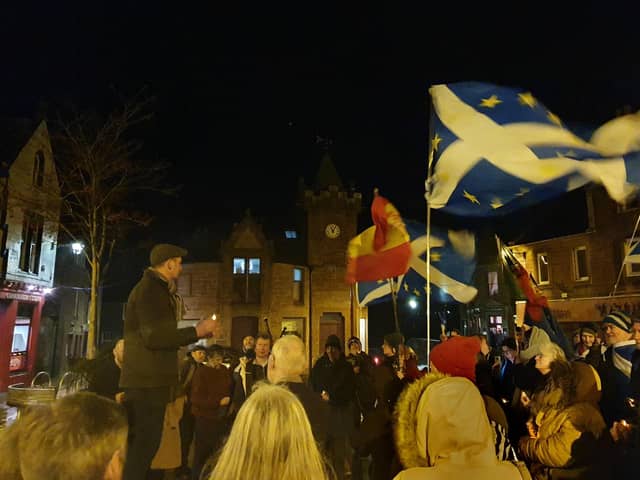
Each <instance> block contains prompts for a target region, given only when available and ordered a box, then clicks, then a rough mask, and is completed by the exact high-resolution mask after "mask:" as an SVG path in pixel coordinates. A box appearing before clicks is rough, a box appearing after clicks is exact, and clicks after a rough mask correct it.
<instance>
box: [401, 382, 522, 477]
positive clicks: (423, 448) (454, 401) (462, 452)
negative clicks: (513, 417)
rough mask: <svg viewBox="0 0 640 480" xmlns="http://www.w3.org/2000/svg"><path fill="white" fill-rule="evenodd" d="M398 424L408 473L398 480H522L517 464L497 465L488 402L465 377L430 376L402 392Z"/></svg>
mask: <svg viewBox="0 0 640 480" xmlns="http://www.w3.org/2000/svg"><path fill="white" fill-rule="evenodd" d="M395 419H396V429H395V432H394V433H395V441H396V447H397V450H398V455H399V457H400V461H401V462H402V465H403V466H404V468H405V470H403V471H402V472H400V473H399V474H398V475H397V476H396V477H395V478H396V480H414V479H415V480H418V479H420V480H430V479H450V478H473V479H474V480H490V479H491V480H497V479H505V480H519V479H521V478H523V477H522V476H521V475H520V471H519V469H518V467H516V466H515V465H514V464H513V463H511V462H500V461H498V459H497V457H496V453H495V445H494V438H493V430H492V428H491V425H490V424H489V419H488V418H487V413H486V410H485V404H484V401H483V400H482V396H481V395H480V392H479V391H478V389H477V387H476V386H475V385H474V384H473V383H472V382H471V381H470V380H468V379H466V378H462V377H449V376H446V375H441V374H435V373H430V374H428V375H426V376H425V377H423V378H422V379H420V380H418V381H416V382H414V383H413V384H411V385H409V386H408V387H407V388H406V389H405V390H404V391H403V393H402V395H401V396H400V398H399V400H398V404H397V406H396V410H395Z"/></svg>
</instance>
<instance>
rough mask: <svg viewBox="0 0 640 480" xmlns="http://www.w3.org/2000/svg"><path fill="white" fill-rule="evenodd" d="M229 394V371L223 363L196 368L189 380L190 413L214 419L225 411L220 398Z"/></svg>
mask: <svg viewBox="0 0 640 480" xmlns="http://www.w3.org/2000/svg"><path fill="white" fill-rule="evenodd" d="M230 396H231V372H230V371H229V370H228V369H227V367H225V366H224V365H223V366H221V367H219V368H212V367H208V366H206V365H203V366H201V367H198V368H196V371H195V373H194V374H193V380H191V395H190V396H189V399H190V401H191V413H192V414H193V416H194V417H203V418H209V419H212V420H215V419H216V418H220V417H221V416H223V415H224V414H225V413H226V410H227V407H221V406H220V400H222V399H223V398H224V397H230Z"/></svg>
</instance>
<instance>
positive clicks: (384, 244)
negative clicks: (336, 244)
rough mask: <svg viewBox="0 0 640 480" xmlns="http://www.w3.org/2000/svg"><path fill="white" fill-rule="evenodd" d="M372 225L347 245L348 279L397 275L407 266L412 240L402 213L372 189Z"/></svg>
mask: <svg viewBox="0 0 640 480" xmlns="http://www.w3.org/2000/svg"><path fill="white" fill-rule="evenodd" d="M371 218H372V219H373V223H374V226H373V227H369V228H367V229H366V230H365V231H364V232H362V233H361V234H360V235H358V236H356V237H354V238H352V239H351V241H350V242H349V246H348V247H347V275H346V281H347V283H355V282H367V281H374V280H382V279H387V278H391V277H397V276H398V275H402V274H404V273H406V272H407V270H408V269H409V257H410V256H411V242H410V239H409V234H408V233H407V229H406V227H405V225H404V222H403V221H402V217H401V216H400V214H399V213H398V210H396V207H394V206H393V204H392V203H391V202H389V200H387V199H386V198H384V197H382V196H380V195H378V192H377V189H376V190H375V191H374V198H373V202H372V204H371Z"/></svg>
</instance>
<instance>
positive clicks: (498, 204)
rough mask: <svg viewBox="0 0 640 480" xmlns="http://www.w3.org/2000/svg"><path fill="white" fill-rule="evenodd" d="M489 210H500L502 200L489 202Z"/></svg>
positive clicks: (497, 199) (496, 199)
mask: <svg viewBox="0 0 640 480" xmlns="http://www.w3.org/2000/svg"><path fill="white" fill-rule="evenodd" d="M490 205H491V208H493V209H494V210H495V209H496V208H500V207H502V206H503V203H502V200H500V199H499V198H494V199H493V200H491V203H490Z"/></svg>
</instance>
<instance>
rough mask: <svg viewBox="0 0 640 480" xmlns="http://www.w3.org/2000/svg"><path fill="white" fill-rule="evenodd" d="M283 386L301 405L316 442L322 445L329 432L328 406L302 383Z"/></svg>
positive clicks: (288, 383)
mask: <svg viewBox="0 0 640 480" xmlns="http://www.w3.org/2000/svg"><path fill="white" fill-rule="evenodd" d="M285 385H286V386H287V387H288V388H289V390H291V392H292V393H293V394H294V395H295V396H296V397H298V400H300V403H302V406H303V407H304V411H305V412H306V413H307V418H309V423H310V424H311V431H312V432H313V437H314V438H315V439H316V442H318V443H319V444H320V445H324V442H325V440H326V439H327V432H328V430H329V405H327V403H326V402H325V401H323V400H322V399H321V398H320V395H319V394H318V393H316V392H314V391H313V390H311V389H310V388H309V387H308V386H307V385H305V384H304V383H294V382H287V383H285Z"/></svg>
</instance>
